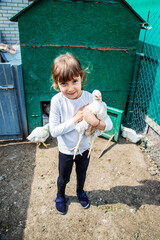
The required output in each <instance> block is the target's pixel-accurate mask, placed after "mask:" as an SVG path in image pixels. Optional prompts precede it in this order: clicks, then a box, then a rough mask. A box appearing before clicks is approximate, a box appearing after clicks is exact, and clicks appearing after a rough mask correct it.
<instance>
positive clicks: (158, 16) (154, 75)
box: [125, 12, 160, 168]
mask: <svg viewBox="0 0 160 240" xmlns="http://www.w3.org/2000/svg"><path fill="white" fill-rule="evenodd" d="M159 25H160V12H155V13H152V14H150V13H149V14H148V26H146V29H145V30H143V31H144V36H143V41H139V44H138V48H137V58H136V65H135V71H134V76H133V81H132V83H131V85H130V88H129V97H128V102H127V104H128V108H127V109H128V110H127V114H126V120H125V125H126V126H128V127H130V128H132V129H134V130H135V131H136V132H137V133H141V134H143V136H144V140H143V144H144V147H145V148H146V150H147V151H148V152H149V154H150V156H151V157H152V159H154V160H155V162H156V164H157V165H158V167H159V168H160V28H159Z"/></svg>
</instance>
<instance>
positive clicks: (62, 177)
mask: <svg viewBox="0 0 160 240" xmlns="http://www.w3.org/2000/svg"><path fill="white" fill-rule="evenodd" d="M87 156H88V150H87V151H85V152H84V153H83V154H82V156H81V155H77V156H76V158H75V160H73V155H67V154H63V153H61V152H59V177H58V180H57V186H58V196H59V197H64V195H65V188H66V184H67V183H68V182H69V180H70V175H71V172H72V167H73V163H74V162H75V166H76V174H77V192H78V193H81V192H82V191H83V187H84V182H85V179H86V172H87V168H88V164H89V158H87Z"/></svg>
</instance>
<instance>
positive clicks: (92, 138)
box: [87, 137, 95, 158]
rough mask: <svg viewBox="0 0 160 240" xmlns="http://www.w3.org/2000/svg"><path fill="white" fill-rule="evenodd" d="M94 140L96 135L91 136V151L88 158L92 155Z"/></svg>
mask: <svg viewBox="0 0 160 240" xmlns="http://www.w3.org/2000/svg"><path fill="white" fill-rule="evenodd" d="M94 142H95V137H91V143H90V148H89V153H88V156H87V157H88V158H89V157H90V155H91V151H92V149H93V145H94Z"/></svg>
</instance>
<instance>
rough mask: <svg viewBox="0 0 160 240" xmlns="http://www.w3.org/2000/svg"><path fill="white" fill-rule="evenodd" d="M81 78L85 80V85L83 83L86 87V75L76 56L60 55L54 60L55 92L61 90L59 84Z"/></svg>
mask: <svg viewBox="0 0 160 240" xmlns="http://www.w3.org/2000/svg"><path fill="white" fill-rule="evenodd" d="M79 76H80V77H81V78H82V80H83V79H84V80H85V81H84V83H82V84H83V85H84V84H85V83H86V81H87V77H86V73H85V70H84V69H83V68H82V67H81V64H80V62H79V60H78V59H77V58H76V57H75V56H74V55H72V54H70V53H66V54H63V55H60V56H59V57H57V58H56V59H55V60H54V62H53V65H52V79H53V87H54V89H55V90H57V91H58V90H59V88H58V83H59V82H67V81H70V80H72V79H73V78H74V77H79ZM82 82H83V81H82ZM82 88H83V86H82Z"/></svg>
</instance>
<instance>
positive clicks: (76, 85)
mask: <svg viewBox="0 0 160 240" xmlns="http://www.w3.org/2000/svg"><path fill="white" fill-rule="evenodd" d="M52 78H53V86H54V88H55V89H56V90H60V92H59V93H57V94H56V95H55V96H54V97H53V98H52V100H51V110H50V117H49V125H50V133H51V135H52V137H57V140H58V148H59V176H58V180H57V187H58V192H57V198H56V200H55V202H56V209H57V211H58V212H59V213H60V214H65V213H66V203H65V188H66V184H67V183H68V182H69V180H70V174H71V171H72V167H73V163H74V162H75V167H76V174H77V197H78V199H79V202H80V204H81V206H82V207H83V208H85V209H86V208H88V207H89V200H88V197H87V195H86V193H85V192H84V190H83V187H84V183H85V178H86V171H87V168H88V164H89V158H88V157H87V156H88V150H86V149H87V148H89V143H90V141H89V138H88V137H84V138H83V140H82V141H81V146H80V152H81V153H82V155H80V154H79V153H77V155H76V158H75V160H73V155H74V151H71V150H70V149H73V148H74V147H75V146H76V144H77V142H78V133H77V132H76V130H75V125H76V124H77V123H78V122H80V121H82V119H83V118H84V119H85V120H86V121H87V122H88V123H89V124H91V125H92V126H94V127H96V128H98V129H101V130H110V129H112V122H111V120H110V118H109V116H108V119H107V120H106V122H102V121H101V122H100V124H99V120H98V119H97V118H96V117H95V115H94V114H93V113H92V112H90V111H89V110H88V109H87V108H85V106H86V105H87V104H89V103H91V102H92V101H93V99H92V94H91V93H89V92H87V91H84V90H83V81H84V80H86V75H85V72H84V70H83V69H82V67H81V64H80V62H79V61H78V59H77V58H76V57H75V56H73V55H72V54H69V53H66V54H64V55H60V56H59V57H57V58H56V59H55V60H54V63H53V65H52Z"/></svg>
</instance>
